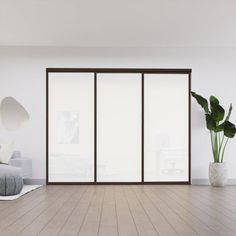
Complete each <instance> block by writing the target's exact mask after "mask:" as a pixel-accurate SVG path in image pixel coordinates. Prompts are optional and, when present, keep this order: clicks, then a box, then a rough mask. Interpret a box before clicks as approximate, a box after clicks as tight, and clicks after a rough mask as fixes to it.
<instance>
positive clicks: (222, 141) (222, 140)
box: [219, 134, 225, 155]
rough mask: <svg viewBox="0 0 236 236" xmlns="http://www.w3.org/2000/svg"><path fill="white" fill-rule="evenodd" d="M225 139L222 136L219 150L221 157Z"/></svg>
mask: <svg viewBox="0 0 236 236" xmlns="http://www.w3.org/2000/svg"><path fill="white" fill-rule="evenodd" d="M224 138H225V136H224V134H223V135H222V139H221V143H220V148H219V155H220V154H221V149H222V145H223V143H224Z"/></svg>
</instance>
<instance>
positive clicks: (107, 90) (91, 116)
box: [47, 68, 191, 183]
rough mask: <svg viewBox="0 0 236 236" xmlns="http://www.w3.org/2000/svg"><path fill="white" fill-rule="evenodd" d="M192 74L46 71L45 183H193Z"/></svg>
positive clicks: (122, 71) (165, 70)
mask: <svg viewBox="0 0 236 236" xmlns="http://www.w3.org/2000/svg"><path fill="white" fill-rule="evenodd" d="M190 74H191V70H187V69H98V68H97V69H56V68H51V69H47V88H48V90H47V183H127V182H129V183H150V182H156V183H158V182H181V183H190V150H189V148H190V137H189V134H190V124H189V123H190Z"/></svg>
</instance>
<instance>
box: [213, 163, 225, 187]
mask: <svg viewBox="0 0 236 236" xmlns="http://www.w3.org/2000/svg"><path fill="white" fill-rule="evenodd" d="M209 181H210V183H211V185H212V186H214V187H222V186H224V185H225V184H226V183H227V166H226V163H225V162H223V163H215V162H211V163H210V165H209Z"/></svg>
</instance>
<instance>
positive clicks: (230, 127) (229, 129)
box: [224, 121, 236, 138]
mask: <svg viewBox="0 0 236 236" xmlns="http://www.w3.org/2000/svg"><path fill="white" fill-rule="evenodd" d="M224 123H225V124H224V135H225V136H226V137H228V138H233V137H234V136H235V133H236V127H235V125H234V124H232V123H231V122H229V121H225V122H224Z"/></svg>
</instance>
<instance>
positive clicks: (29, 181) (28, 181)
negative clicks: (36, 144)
mask: <svg viewBox="0 0 236 236" xmlns="http://www.w3.org/2000/svg"><path fill="white" fill-rule="evenodd" d="M24 184H41V185H46V179H24ZM192 185H210V183H209V180H208V179H192ZM227 185H236V179H229V180H228V183H227Z"/></svg>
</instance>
